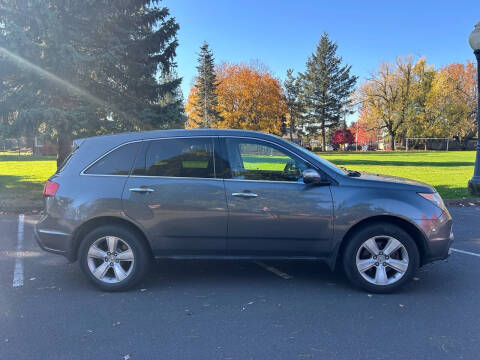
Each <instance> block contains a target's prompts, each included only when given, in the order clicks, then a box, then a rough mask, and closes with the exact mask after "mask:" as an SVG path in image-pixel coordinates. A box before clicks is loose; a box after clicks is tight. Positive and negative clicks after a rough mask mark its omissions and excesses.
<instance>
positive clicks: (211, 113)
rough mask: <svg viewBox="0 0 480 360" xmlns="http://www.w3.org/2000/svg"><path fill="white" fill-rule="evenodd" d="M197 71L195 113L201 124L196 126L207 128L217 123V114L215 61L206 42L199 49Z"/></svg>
mask: <svg viewBox="0 0 480 360" xmlns="http://www.w3.org/2000/svg"><path fill="white" fill-rule="evenodd" d="M197 70H198V76H197V80H196V88H197V92H198V99H197V104H196V108H197V109H196V112H197V114H198V118H199V119H200V121H201V124H198V125H199V126H200V127H206V128H208V127H210V126H211V125H212V124H215V123H217V122H218V120H219V114H218V111H217V104H218V100H217V93H216V89H217V79H216V76H215V60H214V57H213V54H212V52H211V50H210V49H209V47H208V44H207V43H206V42H204V43H203V45H202V46H201V47H200V54H199V55H198V66H197Z"/></svg>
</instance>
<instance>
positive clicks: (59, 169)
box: [55, 143, 78, 174]
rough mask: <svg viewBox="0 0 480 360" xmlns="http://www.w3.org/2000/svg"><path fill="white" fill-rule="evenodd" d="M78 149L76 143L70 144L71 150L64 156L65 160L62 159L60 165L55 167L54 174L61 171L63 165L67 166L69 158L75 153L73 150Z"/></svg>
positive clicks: (63, 167)
mask: <svg viewBox="0 0 480 360" xmlns="http://www.w3.org/2000/svg"><path fill="white" fill-rule="evenodd" d="M77 149H78V145H77V144H75V143H73V145H72V152H71V153H70V154H68V156H67V157H66V158H65V160H63V163H62V165H60V167H59V168H58V169H57V171H56V172H55V174H59V173H61V172H62V171H63V169H65V166H67V164H68V162H69V161H70V159H71V158H72V156H73V154H75V151H77Z"/></svg>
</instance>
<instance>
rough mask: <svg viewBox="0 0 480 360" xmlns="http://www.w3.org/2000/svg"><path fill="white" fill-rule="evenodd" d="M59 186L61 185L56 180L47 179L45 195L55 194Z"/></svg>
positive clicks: (44, 189)
mask: <svg viewBox="0 0 480 360" xmlns="http://www.w3.org/2000/svg"><path fill="white" fill-rule="evenodd" d="M59 187H60V185H58V184H57V183H56V182H53V181H47V182H46V183H45V186H44V188H43V196H55V194H56V193H57V190H58V188H59Z"/></svg>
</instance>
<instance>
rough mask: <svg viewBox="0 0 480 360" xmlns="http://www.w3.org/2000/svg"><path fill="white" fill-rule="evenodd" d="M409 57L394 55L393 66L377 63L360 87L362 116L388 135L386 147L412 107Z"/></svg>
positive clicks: (394, 136)
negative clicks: (376, 69) (375, 69)
mask: <svg viewBox="0 0 480 360" xmlns="http://www.w3.org/2000/svg"><path fill="white" fill-rule="evenodd" d="M412 70H413V63H412V58H411V57H409V58H407V59H401V58H398V59H397V62H396V65H392V64H389V63H382V64H380V67H379V70H378V71H377V72H376V73H374V74H373V76H372V77H371V78H370V79H369V80H368V81H367V82H366V83H364V84H363V86H362V87H361V88H360V97H361V99H362V107H363V109H362V110H363V112H364V116H365V117H367V118H368V122H369V123H370V124H371V125H372V127H376V128H378V129H380V130H385V131H386V132H387V133H388V135H389V136H390V149H392V150H395V139H396V137H397V135H398V133H399V131H401V129H402V125H404V123H405V122H406V120H407V118H408V116H409V115H410V110H411V109H412V102H411V88H412V78H413V74H412Z"/></svg>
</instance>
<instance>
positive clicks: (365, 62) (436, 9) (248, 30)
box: [161, 0, 480, 99]
mask: <svg viewBox="0 0 480 360" xmlns="http://www.w3.org/2000/svg"><path fill="white" fill-rule="evenodd" d="M162 4H163V6H166V7H168V8H169V9H170V13H171V15H172V16H173V17H175V18H176V20H177V22H178V23H179V25H180V30H179V32H178V40H179V46H178V49H177V57H176V62H177V65H178V67H177V72H178V74H179V76H181V77H182V78H183V81H182V91H183V94H184V96H185V99H186V97H187V96H188V92H189V89H190V87H191V86H192V84H193V79H194V77H195V75H196V66H197V55H198V52H199V48H200V46H201V45H202V43H203V42H204V41H207V42H208V44H209V45H210V47H211V50H212V51H213V54H214V56H215V60H216V62H217V63H220V62H223V61H227V62H233V63H238V62H244V63H249V62H251V61H260V62H261V63H263V64H265V65H266V66H267V67H268V68H269V69H270V70H271V71H272V72H273V74H274V75H275V76H276V77H277V78H279V79H280V80H282V81H283V79H284V77H285V73H286V70H287V69H288V68H292V69H294V71H295V72H302V71H304V67H305V62H306V60H307V58H308V57H309V56H310V55H311V53H312V52H313V51H314V50H315V47H316V45H317V43H318V41H319V40H320V37H321V35H322V33H323V32H325V31H326V32H327V33H328V34H329V36H330V38H331V39H332V40H333V41H335V42H336V43H337V44H338V54H339V55H341V56H342V57H343V59H344V62H345V63H347V64H350V65H352V72H353V73H354V74H355V75H358V76H359V77H360V79H359V80H360V82H361V81H363V80H365V79H367V78H368V77H369V76H370V74H371V73H372V72H373V71H375V69H376V68H377V66H378V64H379V63H380V62H382V61H389V62H393V61H395V59H396V58H397V57H398V56H407V55H409V54H412V55H413V56H414V57H422V56H425V57H426V58H427V62H428V63H429V64H432V65H434V66H436V67H441V66H443V65H446V64H449V63H452V62H465V61H467V60H471V61H474V60H475V57H474V55H473V52H472V49H471V48H470V46H469V45H468V36H469V34H470V33H471V32H472V30H473V27H474V25H475V23H477V22H479V21H480V1H479V0H476V1H475V0H472V1H455V0H451V1H442V0H437V1H430V0H429V1H421V0H419V1H395V2H393V1H388V0H383V1H368V0H363V1H359V0H358V1H341V0H336V1H335V0H330V1H322V0H317V1H314V0H295V1H290V0H289V1H283V0H277V1H273V0H201V1H200V0H164V1H163V2H162V3H161V5H162Z"/></svg>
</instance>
